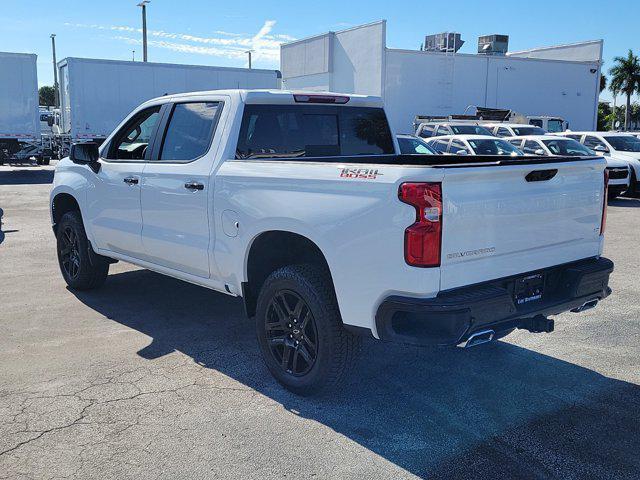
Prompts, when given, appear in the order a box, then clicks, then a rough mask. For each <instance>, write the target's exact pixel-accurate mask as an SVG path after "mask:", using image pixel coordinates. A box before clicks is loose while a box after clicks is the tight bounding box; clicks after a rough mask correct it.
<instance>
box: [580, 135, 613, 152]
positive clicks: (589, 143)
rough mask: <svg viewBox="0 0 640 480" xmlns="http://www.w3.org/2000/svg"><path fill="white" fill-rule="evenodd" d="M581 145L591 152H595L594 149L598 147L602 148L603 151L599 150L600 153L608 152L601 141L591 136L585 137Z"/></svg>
mask: <svg viewBox="0 0 640 480" xmlns="http://www.w3.org/2000/svg"><path fill="white" fill-rule="evenodd" d="M582 143H583V144H584V146H585V147H587V148H590V149H591V150H595V149H596V147H598V146H599V147H602V148H604V150H601V151H604V152H608V151H609V149H608V148H607V146H606V145H605V144H604V142H603V141H602V140H599V139H598V138H596V137H593V136H591V135H587V136H586V137H585V138H584V142H582Z"/></svg>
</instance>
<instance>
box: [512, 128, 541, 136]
mask: <svg viewBox="0 0 640 480" xmlns="http://www.w3.org/2000/svg"><path fill="white" fill-rule="evenodd" d="M511 129H512V130H513V133H514V134H515V136H516V137H523V136H525V135H545V134H546V133H547V132H545V131H544V130H543V129H541V128H540V127H534V126H531V127H511Z"/></svg>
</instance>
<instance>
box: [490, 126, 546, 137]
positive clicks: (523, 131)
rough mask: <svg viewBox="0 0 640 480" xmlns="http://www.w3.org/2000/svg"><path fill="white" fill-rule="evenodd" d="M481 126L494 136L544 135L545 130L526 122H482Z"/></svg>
mask: <svg viewBox="0 0 640 480" xmlns="http://www.w3.org/2000/svg"><path fill="white" fill-rule="evenodd" d="M482 126H483V127H485V128H486V129H487V130H489V131H490V132H491V134H492V135H495V136H496V137H522V136H523V135H546V133H547V132H546V130H543V129H542V128H540V127H536V126H535V125H527V124H526V123H483V124H482Z"/></svg>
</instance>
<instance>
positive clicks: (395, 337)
mask: <svg viewBox="0 0 640 480" xmlns="http://www.w3.org/2000/svg"><path fill="white" fill-rule="evenodd" d="M398 151H399V150H398V145H397V143H396V140H395V139H394V136H393V134H392V132H391V131H390V128H389V126H388V123H387V119H386V115H385V112H384V109H383V106H382V102H381V100H380V99H379V98H376V97H368V96H358V95H349V96H347V95H340V94H329V93H326V94H318V93H292V92H287V91H242V90H240V91H238V90H230V91H212V92H199V93H192V94H181V95H175V96H165V97H161V98H157V99H155V100H151V101H148V102H146V103H144V104H143V105H141V106H140V107H139V108H137V109H136V110H135V111H134V112H133V113H132V114H131V115H129V117H127V118H126V119H125V120H124V121H123V123H122V124H121V125H120V126H118V128H116V130H115V131H114V132H113V133H112V134H111V135H110V136H109V137H108V138H107V139H106V141H105V142H104V143H103V144H102V145H101V146H100V147H99V149H98V146H97V145H95V144H78V145H74V146H73V148H72V151H71V155H70V158H65V159H64V160H62V161H60V162H59V163H58V165H57V167H56V172H55V179H54V185H53V190H52V192H51V218H52V223H53V230H54V232H55V234H56V237H57V252H58V258H59V263H60V268H61V271H62V275H63V277H64V279H65V281H66V282H67V284H68V285H69V286H70V287H71V288H72V289H90V288H95V287H98V286H100V285H101V284H102V283H103V282H104V281H105V278H106V277H107V273H108V270H109V264H110V263H113V262H114V261H117V260H123V261H126V262H130V263H133V264H136V265H140V266H142V267H145V268H148V269H151V270H154V271H156V272H160V273H163V274H166V275H170V276H172V277H176V278H179V279H182V280H185V281H188V282H192V283H194V284H198V285H202V286H205V287H208V288H211V289H214V290H217V291H219V292H222V293H226V294H229V295H234V296H241V297H242V298H243V299H244V304H245V306H246V310H247V313H248V315H249V316H255V318H256V329H257V336H258V341H259V344H260V347H261V350H262V353H263V355H264V359H265V362H266V365H267V366H268V368H269V370H270V371H271V372H272V373H273V375H274V376H275V378H276V379H277V380H278V381H279V382H280V383H282V384H283V385H284V386H285V387H286V388H288V389H290V390H292V391H294V392H296V393H298V394H314V393H319V392H321V391H327V389H330V388H331V387H334V386H335V385H336V384H337V383H338V382H339V381H340V380H341V379H342V378H343V377H344V373H345V371H346V370H347V367H349V366H350V365H351V364H352V363H353V357H354V354H355V353H356V351H357V348H358V344H359V338H358V336H359V335H369V336H373V337H375V338H378V339H382V340H386V341H398V342H404V343H413V344H420V345H458V344H463V343H464V344H466V345H468V346H471V345H476V344H479V343H484V342H487V341H490V340H492V339H496V338H499V337H501V336H504V335H506V334H508V333H509V332H511V331H513V330H514V329H515V328H523V329H526V330H529V331H531V332H549V331H551V330H553V320H551V319H549V318H547V317H548V316H549V315H555V314H559V313H561V312H565V311H569V310H571V311H576V312H578V311H581V310H584V309H587V308H590V307H593V306H595V304H596V303H597V302H598V301H599V300H601V299H603V298H605V297H606V296H607V295H608V294H609V293H610V289H609V287H608V280H609V274H610V273H611V272H612V270H613V264H612V262H611V261H610V260H607V259H606V258H603V257H601V254H602V246H603V233H604V228H605V214H606V210H605V209H606V188H607V186H606V185H607V182H606V173H605V161H604V159H602V158H599V157H585V158H576V157H570V158H563V157H553V158H549V157H546V158H539V157H514V158H511V157H488V156H474V157H462V156H455V155H452V156H450V155H399V154H397V152H398ZM132 288H135V285H132ZM114 301H117V299H114ZM212 313H213V312H212Z"/></svg>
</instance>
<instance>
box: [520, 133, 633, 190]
mask: <svg viewBox="0 0 640 480" xmlns="http://www.w3.org/2000/svg"><path fill="white" fill-rule="evenodd" d="M509 142H510V143H511V144H513V145H514V146H515V147H517V148H519V149H520V150H522V151H523V152H524V154H525V155H548V156H565V157H566V156H570V157H575V156H587V157H588V156H593V155H595V153H594V152H593V150H590V149H588V148H587V147H586V146H584V145H582V144H581V143H580V142H578V141H577V140H574V139H573V138H568V137H560V136H558V135H529V136H526V137H512V138H510V139H509ZM606 160H607V172H609V198H615V197H617V196H619V195H620V194H622V193H623V192H625V191H627V190H628V189H629V177H630V175H629V166H628V164H627V162H625V161H623V160H616V159H615V158H612V157H606Z"/></svg>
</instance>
